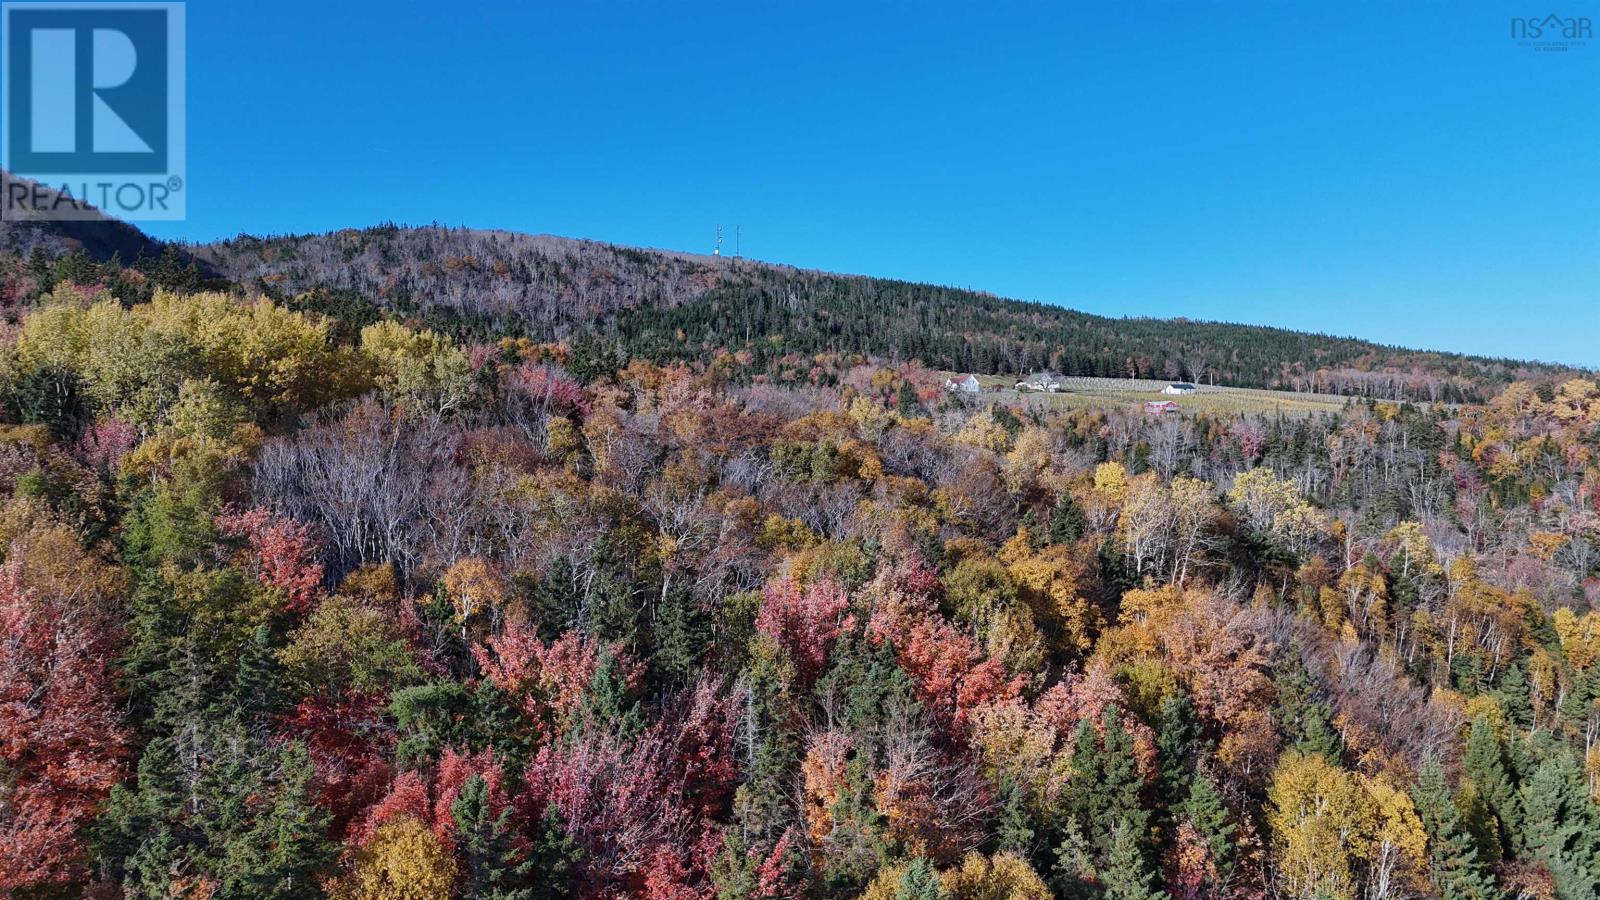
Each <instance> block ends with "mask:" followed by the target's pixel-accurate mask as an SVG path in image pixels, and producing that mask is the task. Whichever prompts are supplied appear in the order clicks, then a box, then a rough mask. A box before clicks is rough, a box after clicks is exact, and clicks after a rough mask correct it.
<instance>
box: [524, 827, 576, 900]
mask: <svg viewBox="0 0 1600 900" xmlns="http://www.w3.org/2000/svg"><path fill="white" fill-rule="evenodd" d="M582 861H583V849H582V848H581V847H579V846H578V845H577V843H576V842H575V841H573V840H572V838H571V836H569V835H568V834H567V831H566V829H565V828H564V827H562V823H561V818H560V816H559V815H558V814H557V813H556V810H555V808H554V807H551V808H550V809H548V810H546V811H545V814H544V818H543V819H542V820H540V822H539V824H538V827H537V829H536V831H535V836H534V841H533V845H532V846H531V847H530V848H529V850H528V859H527V862H526V864H525V866H524V871H525V873H526V874H527V876H528V879H529V885H528V894H527V896H528V897H529V898H531V900H559V898H562V897H571V896H574V895H576V893H577V892H576V891H575V890H573V887H572V875H573V870H574V869H576V868H577V866H578V864H579V863H580V862H582Z"/></svg>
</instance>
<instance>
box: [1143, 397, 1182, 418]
mask: <svg viewBox="0 0 1600 900" xmlns="http://www.w3.org/2000/svg"><path fill="white" fill-rule="evenodd" d="M1144 411H1145V414H1146V415H1151V416H1158V415H1161V414H1162V413H1175V412H1177V411H1178V404H1177V403H1175V402H1173V401H1171V400H1151V401H1150V402H1148V403H1146V404H1145V405H1144Z"/></svg>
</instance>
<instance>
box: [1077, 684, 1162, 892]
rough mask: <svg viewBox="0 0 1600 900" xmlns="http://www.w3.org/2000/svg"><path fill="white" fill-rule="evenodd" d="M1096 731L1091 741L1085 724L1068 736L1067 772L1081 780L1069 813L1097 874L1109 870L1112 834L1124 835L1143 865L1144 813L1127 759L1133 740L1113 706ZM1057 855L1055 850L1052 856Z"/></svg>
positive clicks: (1146, 814) (1137, 781) (1090, 730)
mask: <svg viewBox="0 0 1600 900" xmlns="http://www.w3.org/2000/svg"><path fill="white" fill-rule="evenodd" d="M1100 731H1101V734H1100V735H1098V736H1097V735H1096V733H1095V728H1094V726H1093V725H1092V724H1091V723H1090V722H1089V721H1088V720H1087V719H1085V720H1083V721H1081V722H1079V723H1078V729H1077V731H1076V732H1075V733H1074V735H1073V750H1072V768H1073V772H1074V775H1075V776H1076V777H1077V778H1079V779H1081V781H1078V782H1077V783H1076V784H1075V785H1074V795H1073V798H1072V799H1071V800H1070V801H1069V811H1070V812H1071V813H1072V815H1073V818H1074V819H1075V820H1076V824H1077V825H1078V827H1079V829H1080V833H1081V834H1082V835H1083V837H1084V839H1085V840H1086V841H1087V844H1088V847H1089V849H1090V850H1091V851H1092V852H1093V858H1094V860H1095V867H1096V868H1097V869H1102V870H1103V869H1105V868H1106V867H1108V866H1109V865H1110V860H1111V856H1112V845H1113V843H1114V840H1113V838H1114V835H1115V833H1116V831H1117V830H1118V829H1124V830H1126V831H1127V832H1128V835H1130V837H1129V838H1128V839H1129V840H1132V841H1133V845H1134V850H1135V851H1136V852H1137V853H1138V854H1139V857H1140V859H1142V860H1148V857H1149V853H1150V848H1149V846H1148V844H1149V833H1150V813H1149V811H1148V810H1146V809H1145V808H1144V805H1143V803H1142V802H1141V798H1140V788H1141V787H1142V786H1143V780H1142V779H1141V778H1140V777H1139V770H1138V765H1137V763H1136V762H1135V760H1134V756H1133V737H1132V736H1131V735H1129V734H1128V731H1127V729H1125V728H1123V727H1122V714H1121V712H1120V711H1119V710H1118V709H1117V708H1116V707H1115V706H1109V707H1107V708H1106V710H1105V713H1104V715H1102V716H1101V719H1100ZM1080 785H1081V786H1080ZM1061 853H1062V849H1061V848H1058V850H1057V855H1058V856H1060V855H1061Z"/></svg>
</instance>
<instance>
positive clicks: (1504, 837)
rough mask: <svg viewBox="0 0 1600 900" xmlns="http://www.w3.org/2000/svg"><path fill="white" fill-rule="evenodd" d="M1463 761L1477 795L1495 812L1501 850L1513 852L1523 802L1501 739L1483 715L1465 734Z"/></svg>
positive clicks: (1517, 846)
mask: <svg viewBox="0 0 1600 900" xmlns="http://www.w3.org/2000/svg"><path fill="white" fill-rule="evenodd" d="M1462 765H1463V767H1464V768H1465V771H1466V777H1467V778H1468V779H1469V780H1470V781H1471V782H1472V785H1473V787H1474V788H1475V789H1476V790H1477V793H1478V796H1479V797H1482V798H1483V802H1484V805H1485V806H1487V807H1488V808H1489V812H1490V813H1492V814H1493V815H1494V819H1495V824H1496V826H1497V830H1498V831H1499V834H1500V843H1501V846H1500V854H1501V855H1502V856H1508V855H1514V854H1515V852H1516V851H1518V850H1520V848H1521V847H1522V805H1521V803H1520V801H1519V799H1518V797H1517V791H1516V787H1515V785H1514V783H1513V782H1512V780H1511V775H1510V772H1509V771H1508V769H1507V766H1506V758H1505V752H1504V749H1503V748H1502V747H1501V745H1500V739H1499V738H1497V737H1495V734H1494V729H1493V728H1491V727H1490V725H1489V723H1488V721H1487V720H1485V719H1483V718H1482V717H1479V718H1477V719H1475V720H1474V721H1473V723H1472V730H1471V731H1470V732H1469V733H1468V734H1467V747H1466V751H1465V753H1464V754H1463V756H1462Z"/></svg>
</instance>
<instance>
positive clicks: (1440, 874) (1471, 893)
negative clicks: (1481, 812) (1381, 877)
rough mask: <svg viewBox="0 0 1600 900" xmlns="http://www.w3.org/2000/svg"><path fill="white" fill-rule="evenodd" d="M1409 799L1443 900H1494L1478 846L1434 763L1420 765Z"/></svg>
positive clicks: (1490, 880) (1488, 876) (1442, 772)
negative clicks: (1421, 829) (1426, 845)
mask: <svg viewBox="0 0 1600 900" xmlns="http://www.w3.org/2000/svg"><path fill="white" fill-rule="evenodd" d="M1411 798H1412V801H1413V802H1414V803H1415V804H1416V807H1417V816H1418V817H1419V818H1420V819H1421V820H1422V826H1423V828H1424V830H1426V831H1427V833H1428V871H1429V873H1430V875H1431V876H1432V878H1433V884H1434V887H1435V888H1437V889H1438V891H1439V896H1440V897H1441V898H1442V900H1493V898H1494V897H1495V896H1496V894H1495V887H1494V878H1493V877H1492V876H1491V875H1490V873H1489V870H1488V867H1487V866H1485V865H1484V864H1483V860H1482V859H1481V858H1480V857H1479V855H1478V844H1477V842H1476V840H1474V838H1473V836H1472V834H1471V833H1470V832H1469V831H1468V830H1467V828H1466V825H1465V823H1464V822H1463V820H1462V817H1461V810H1460V809H1458V808H1457V807H1456V804H1455V801H1454V799H1452V798H1451V796H1450V786H1449V784H1447V783H1446V782H1445V777H1444V770H1443V769H1441V768H1440V767H1439V763H1438V761H1437V760H1433V759H1429V760H1428V761H1426V762H1424V763H1423V765H1422V772H1421V773H1420V777H1419V779H1418V781H1417V786H1416V787H1415V788H1413V789H1412V792H1411Z"/></svg>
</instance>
